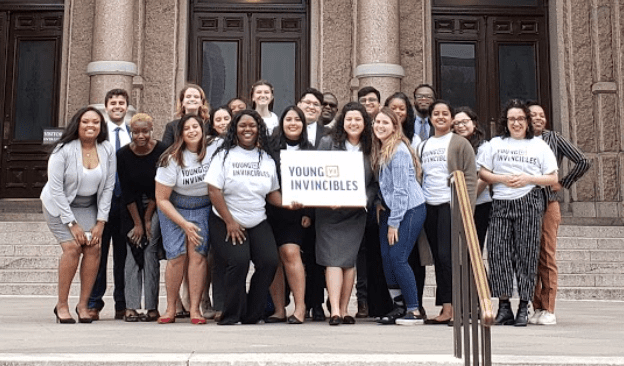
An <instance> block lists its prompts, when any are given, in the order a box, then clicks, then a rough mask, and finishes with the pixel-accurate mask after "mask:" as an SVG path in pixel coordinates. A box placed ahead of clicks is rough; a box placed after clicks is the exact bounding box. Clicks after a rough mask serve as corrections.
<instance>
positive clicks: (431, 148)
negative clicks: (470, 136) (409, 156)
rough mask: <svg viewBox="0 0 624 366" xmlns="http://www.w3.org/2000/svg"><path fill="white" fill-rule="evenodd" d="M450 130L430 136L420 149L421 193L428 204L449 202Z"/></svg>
mask: <svg viewBox="0 0 624 366" xmlns="http://www.w3.org/2000/svg"><path fill="white" fill-rule="evenodd" d="M452 135H453V133H452V132H449V133H447V134H446V135H444V136H442V137H435V136H432V137H430V138H429V139H427V140H426V142H423V143H424V148H423V150H422V155H421V160H422V171H423V185H422V189H423V193H424V195H425V201H427V203H428V204H430V205H441V204H443V203H447V202H451V187H449V184H448V179H449V174H450V173H449V171H448V147H449V143H450V142H451V136H452Z"/></svg>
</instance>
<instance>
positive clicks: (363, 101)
mask: <svg viewBox="0 0 624 366" xmlns="http://www.w3.org/2000/svg"><path fill="white" fill-rule="evenodd" d="M358 102H360V104H367V103H377V102H379V100H378V99H377V98H375V97H369V98H366V97H362V98H360V99H358Z"/></svg>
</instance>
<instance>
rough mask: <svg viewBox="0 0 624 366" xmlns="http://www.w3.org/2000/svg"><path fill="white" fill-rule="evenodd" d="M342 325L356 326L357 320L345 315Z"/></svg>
mask: <svg viewBox="0 0 624 366" xmlns="http://www.w3.org/2000/svg"><path fill="white" fill-rule="evenodd" d="M342 324H355V318H354V317H352V316H351V315H345V317H344V318H342Z"/></svg>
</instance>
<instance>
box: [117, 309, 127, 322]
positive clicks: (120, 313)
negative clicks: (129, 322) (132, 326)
mask: <svg viewBox="0 0 624 366" xmlns="http://www.w3.org/2000/svg"><path fill="white" fill-rule="evenodd" d="M125 315H126V311H125V310H115V320H124V317H125Z"/></svg>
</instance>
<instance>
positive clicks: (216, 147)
mask: <svg viewBox="0 0 624 366" xmlns="http://www.w3.org/2000/svg"><path fill="white" fill-rule="evenodd" d="M250 101H251V102H250V104H248V102H247V101H246V100H245V99H244V98H234V99H232V100H230V102H228V104H227V105H224V106H220V107H218V108H212V109H211V108H210V106H209V104H208V101H207V100H206V96H205V94H204V92H203V90H202V89H201V87H199V86H198V85H194V84H189V85H187V86H185V87H184V88H183V89H182V90H181V91H180V93H179V95H178V98H176V119H175V120H173V121H171V122H170V123H168V124H167V125H166V127H165V132H164V134H163V136H162V139H161V141H158V140H156V139H155V138H154V137H153V129H154V121H153V119H152V117H151V116H149V115H148V114H146V113H137V114H135V115H134V116H133V117H132V119H131V121H130V123H129V124H126V123H125V116H126V112H127V108H128V102H129V100H128V94H127V92H126V91H124V90H122V89H113V90H111V91H109V92H108V93H107V95H106V97H105V109H106V114H107V118H105V117H104V115H103V114H102V113H100V112H99V111H98V110H97V109H96V108H94V107H90V106H89V107H85V108H82V109H80V110H79V111H78V112H77V113H76V114H75V115H74V116H73V117H72V119H71V120H70V121H69V123H68V124H67V126H66V128H65V130H64V132H63V134H62V136H61V138H60V140H59V141H58V142H57V143H56V144H55V145H54V146H53V148H52V150H51V154H50V158H49V166H48V182H47V184H46V185H45V187H44V188H43V191H42V194H41V199H42V203H43V209H44V216H45V218H46V221H47V223H48V225H49V227H50V230H51V231H52V233H53V234H54V236H55V237H56V238H57V240H58V241H59V243H60V245H61V247H62V250H63V253H62V255H61V259H60V263H59V292H58V301H57V304H56V306H55V308H54V314H55V315H56V319H57V321H58V322H60V323H75V319H74V318H73V317H72V316H71V314H70V310H69V304H68V294H69V289H70V285H71V282H72V279H73V277H74V276H75V273H76V271H77V268H78V266H79V265H80V278H81V291H80V298H79V301H78V304H77V306H76V314H77V316H78V321H79V322H82V323H90V322H92V321H94V320H98V319H99V312H100V311H101V309H102V307H103V306H104V303H103V301H102V296H103V295H104V292H105V290H106V262H107V261H106V258H107V256H108V251H109V248H110V244H111V242H112V247H113V253H114V254H113V266H114V268H113V273H114V276H115V280H114V281H115V289H114V293H113V295H114V300H115V310H116V312H115V317H116V318H117V319H125V320H126V321H129V322H135V321H157V322H158V323H161V324H167V323H173V322H175V321H176V319H179V318H181V317H189V318H190V322H191V323H192V324H205V323H206V322H207V319H211V318H215V320H216V321H217V322H218V324H221V325H226V324H239V323H242V324H256V323H262V322H266V323H279V322H287V323H289V324H302V323H304V322H305V321H306V319H310V320H313V321H325V320H326V313H325V310H324V309H323V303H325V296H324V293H325V288H326V289H327V295H328V296H327V297H328V299H327V302H326V303H325V306H326V308H327V310H328V312H329V324H330V325H332V326H336V325H340V324H354V323H355V322H356V320H355V318H356V317H359V318H362V317H368V316H372V317H375V320H376V321H377V322H379V323H380V324H402V325H411V324H418V323H421V322H424V323H425V324H449V323H450V322H451V321H452V319H453V305H452V296H451V293H452V286H453V284H452V260H451V209H450V202H451V188H450V186H449V183H448V182H449V176H450V174H451V173H452V172H453V171H456V170H460V171H462V172H463V173H464V175H465V178H466V186H467V188H468V193H469V196H470V199H471V204H472V206H473V209H474V210H475V211H474V212H475V222H476V226H477V232H478V237H479V242H480V245H481V248H482V250H484V248H487V250H488V259H489V270H490V283H491V288H492V292H493V295H494V296H495V297H498V298H499V310H498V314H497V317H496V319H495V322H496V323H497V324H515V325H518V326H522V325H526V324H527V323H529V322H531V323H535V324H554V323H556V320H555V318H554V300H555V295H556V283H557V280H556V273H557V269H556V262H555V248H556V232H557V226H558V223H559V221H560V214H559V207H558V203H557V197H556V192H557V191H558V190H560V188H561V187H566V188H569V187H570V185H571V184H573V183H574V182H575V181H576V180H578V179H579V178H580V177H581V176H582V175H583V174H584V173H585V172H586V171H587V169H589V163H588V161H587V159H586V158H585V157H584V156H583V154H582V153H581V152H580V151H579V150H578V149H577V148H576V147H574V146H573V145H572V144H570V143H569V141H567V140H566V139H565V138H563V137H562V136H561V135H559V134H557V133H554V132H552V131H549V130H546V118H545V115H544V111H543V109H542V108H541V107H540V106H539V105H537V104H527V103H524V102H522V101H519V100H511V101H510V102H509V103H508V104H507V106H506V107H505V109H504V110H503V113H502V115H501V118H500V120H499V123H498V125H499V128H500V131H499V136H497V137H495V138H493V139H492V140H491V141H486V140H485V134H484V133H483V131H482V129H481V128H480V126H479V123H478V119H477V116H476V115H475V113H474V112H473V111H472V110H470V108H467V107H460V108H457V109H455V108H453V107H452V106H451V105H450V104H449V103H448V102H446V101H443V100H437V99H436V95H435V91H434V88H433V87H431V86H430V85H426V84H423V85H419V86H418V87H416V89H415V90H414V104H413V106H412V103H411V101H410V98H409V97H408V96H407V95H406V94H404V93H402V92H398V93H395V94H393V95H391V96H390V97H388V98H387V99H386V100H385V103H384V104H383V106H382V104H381V96H380V93H379V91H378V90H377V89H375V88H374V87H365V88H362V89H361V90H360V91H359V92H358V100H357V101H354V102H349V103H347V104H346V105H344V106H343V108H342V109H341V110H340V113H338V110H339V108H338V100H337V98H336V97H335V96H334V95H333V94H331V93H325V94H323V93H321V92H320V91H318V90H316V89H313V88H308V89H306V90H304V92H303V93H302V95H301V98H300V99H299V101H298V103H297V104H296V105H291V106H288V107H286V108H285V110H284V111H283V112H282V113H281V116H280V117H278V116H277V115H276V114H275V113H274V112H273V110H272V109H273V108H272V107H273V104H274V90H273V86H272V85H271V84H270V83H269V82H267V81H265V80H260V81H258V82H256V83H254V84H253V86H252V88H251V93H250ZM282 150H328V151H352V152H360V153H361V156H362V158H363V166H364V172H365V176H364V182H365V192H366V198H367V205H366V207H361V208H353V207H340V206H331V207H304V206H302V205H301V204H299V203H296V202H295V203H292V204H290V205H288V206H285V205H283V203H282V196H281V191H280V180H281V179H280V163H281V159H280V151H282ZM564 156H565V157H568V158H569V159H570V160H571V161H572V162H574V164H575V165H574V168H573V169H572V170H571V171H570V172H569V174H568V175H566V177H565V178H563V179H562V180H559V179H558V175H557V172H558V164H560V163H561V160H562V158H563V157H564ZM558 215H559V216H558ZM542 222H543V225H542ZM422 229H424V230H422ZM486 238H487V239H486ZM540 238H541V242H542V244H541V245H540ZM486 241H487V243H486ZM81 257H82V260H81ZM162 259H166V260H167V264H166V272H165V285H166V290H167V304H166V310H165V312H164V313H163V314H161V313H160V312H159V304H158V298H159V277H160V264H159V263H160V260H162ZM250 262H252V263H253V265H254V266H253V275H252V277H251V281H250V283H249V285H248V286H247V274H248V272H249V268H250ZM431 264H434V265H435V276H436V285H437V288H436V294H435V303H436V305H437V306H440V307H441V310H440V312H439V314H438V315H437V316H434V317H427V314H426V311H425V309H424V307H423V306H422V296H423V289H424V284H425V273H426V271H425V266H427V265H431ZM514 279H516V281H517V289H518V294H519V297H520V306H519V309H518V311H517V314H516V315H514V313H513V311H512V310H511V307H510V302H509V299H510V297H511V296H512V295H513V291H514ZM536 283H537V290H536ZM354 285H355V287H356V293H357V299H358V311H357V313H356V314H354V315H355V316H353V315H352V314H350V313H349V300H350V298H351V294H352V290H353V287H354ZM181 289H182V291H181ZM291 293H292V299H293V302H294V312H293V313H292V314H291V315H290V316H288V314H287V312H286V307H287V304H288V302H289V301H290V294H291ZM142 295H143V301H142ZM211 295H212V296H211ZM531 300H533V306H534V309H535V312H534V313H533V314H532V315H531V317H530V319H529V314H528V303H529V301H531ZM140 309H145V310H146V312H144V313H141V312H139V310H140Z"/></svg>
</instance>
